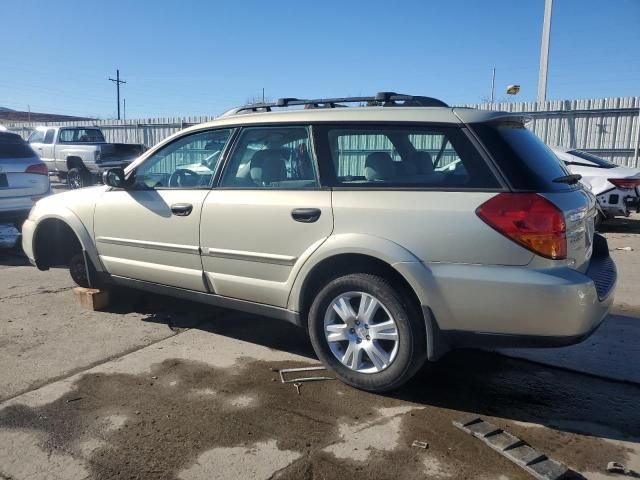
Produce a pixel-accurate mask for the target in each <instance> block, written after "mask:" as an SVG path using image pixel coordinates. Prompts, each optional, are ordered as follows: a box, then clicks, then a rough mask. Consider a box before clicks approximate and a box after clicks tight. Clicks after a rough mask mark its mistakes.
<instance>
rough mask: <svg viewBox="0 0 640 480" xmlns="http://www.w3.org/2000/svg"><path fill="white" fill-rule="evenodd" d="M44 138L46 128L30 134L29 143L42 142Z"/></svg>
mask: <svg viewBox="0 0 640 480" xmlns="http://www.w3.org/2000/svg"><path fill="white" fill-rule="evenodd" d="M43 140H44V130H34V131H33V132H31V135H29V143H42V141H43Z"/></svg>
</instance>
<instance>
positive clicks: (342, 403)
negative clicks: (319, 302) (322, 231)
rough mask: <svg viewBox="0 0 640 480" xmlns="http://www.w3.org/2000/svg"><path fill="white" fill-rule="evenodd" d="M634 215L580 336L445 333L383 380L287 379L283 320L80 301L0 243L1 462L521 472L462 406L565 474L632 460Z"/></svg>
mask: <svg viewBox="0 0 640 480" xmlns="http://www.w3.org/2000/svg"><path fill="white" fill-rule="evenodd" d="M638 233H640V217H638V216H636V217H633V218H630V219H623V220H616V221H615V222H613V223H612V224H611V225H609V226H608V227H607V233H606V235H607V237H608V238H609V242H610V247H611V249H612V255H613V256H614V257H615V259H616V262H617V263H618V266H619V270H620V283H619V286H618V295H617V300H616V304H615V308H614V310H615V314H616V315H615V316H614V317H612V319H611V320H612V321H611V325H612V326H611V328H610V329H609V330H607V331H604V333H600V332H598V334H597V335H596V336H594V337H592V339H593V341H592V343H593V345H591V344H587V346H589V345H590V346H589V348H588V349H587V350H583V351H580V352H572V351H570V349H559V350H554V351H544V352H540V351H537V352H536V354H537V355H539V356H538V357H537V358H530V359H529V360H525V359H523V358H513V357H512V356H506V355H504V354H499V353H495V352H483V351H473V350H468V351H457V352H453V353H451V354H449V355H447V356H446V357H445V358H444V359H443V360H442V361H441V362H439V363H438V364H437V365H435V366H433V367H432V368H430V369H428V370H427V369H425V370H424V371H423V372H421V373H420V374H419V376H418V377H417V378H416V379H415V380H414V381H413V382H411V383H410V384H409V385H407V386H406V387H405V388H403V389H402V390H400V391H398V392H396V393H394V394H393V395H373V394H368V393H364V392H361V391H357V390H354V389H352V388H350V387H347V386H345V385H343V384H341V383H339V382H337V381H325V382H315V383H308V384H304V385H303V386H302V387H301V389H300V394H299V395H298V394H297V393H296V390H295V388H294V387H293V386H292V385H291V384H281V383H280V382H279V380H278V377H277V373H276V372H275V371H274V370H277V369H279V368H285V367H295V366H300V365H308V364H314V363H316V360H315V358H314V356H313V352H312V350H311V347H310V345H309V342H308V340H307V338H306V336H305V334H304V332H302V331H300V330H298V329H296V328H295V327H293V326H291V325H289V324H285V323H281V322H278V321H275V320H271V319H267V318H263V317H256V316H252V315H247V314H243V313H237V312H230V311H226V310H221V309H212V308H210V307H203V306H199V305H194V304H191V303H187V302H178V301H175V300H172V299H167V298H162V297H157V296H150V295H143V294H137V293H133V292H125V291H117V292H113V293H114V296H115V298H116V299H117V300H118V301H117V302H116V303H115V304H114V306H113V307H111V308H110V309H109V310H107V311H104V312H88V311H85V310H82V309H80V308H79V307H78V306H77V305H76V304H75V302H74V299H73V296H72V294H71V291H70V289H71V287H72V284H71V282H70V280H69V278H68V274H67V273H66V272H64V271H58V270H52V271H49V272H44V273H43V272H38V271H37V270H35V269H34V268H32V267H30V266H28V265H27V264H26V263H25V261H24V258H23V257H22V256H21V255H20V253H19V251H17V250H15V251H9V252H3V253H2V254H0V279H1V280H0V284H2V285H4V286H5V288H4V289H2V291H1V292H0V347H1V348H0V366H1V367H2V368H0V478H7V479H8V478H11V479H26V478H29V479H34V478H43V479H44V478H47V479H58V478H59V479H76V478H77V479H84V478H98V479H102V478H110V479H112V478H113V479H115V478H127V479H131V478H140V479H146V478H167V479H177V478H180V479H205V478H206V479H234V480H237V479H241V478H242V479H243V478H256V479H269V478H284V479H300V478H303V479H343V478H344V479H347V478H349V479H358V478H363V479H365V478H366V479H368V480H370V479H378V478H380V479H382V478H402V479H405V478H406V479H413V478H415V479H418V478H437V479H439V478H443V479H444V478H454V479H457V478H469V479H501V480H506V479H527V478H531V477H530V476H529V475H528V474H527V473H525V472H524V471H523V470H521V469H520V468H519V467H516V466H515V465H513V464H511V463H510V462H509V461H507V460H506V459H504V458H503V457H501V456H500V455H499V454H497V453H495V452H494V451H492V450H491V449H489V448H488V447H487V446H485V445H484V444H483V443H482V442H480V441H478V440H476V439H474V438H473V437H471V436H468V435H466V434H465V433H463V432H461V431H459V430H457V429H456V428H454V427H453V426H452V424H451V422H452V421H453V420H457V419H460V418H464V417H467V416H468V415H480V416H482V417H483V418H485V419H487V420H488V421H491V422H492V423H494V424H496V425H499V426H501V427H505V428H507V429H508V430H509V431H511V432H512V433H514V434H516V435H518V436H520V437H521V438H523V439H525V440H526V441H528V442H530V443H531V444H532V445H533V446H534V447H535V448H537V449H539V450H541V451H543V452H545V453H547V454H549V455H550V456H552V457H553V458H554V459H556V460H559V461H562V462H564V463H566V464H567V465H568V466H569V467H571V468H572V470H573V471H574V474H573V476H574V478H581V477H580V475H584V477H586V478H595V479H598V478H619V477H616V476H609V475H607V474H606V473H605V470H604V468H605V466H606V464H607V462H609V461H619V462H622V463H625V464H627V465H628V466H629V467H631V468H634V469H635V470H639V471H640V402H638V398H640V382H638V381H636V380H635V378H634V376H633V375H634V373H637V370H640V369H639V368H638V367H637V365H640V353H638V350H637V348H638V347H637V346H638V345H639V344H640V341H638V340H640V332H639V330H638V327H637V326H636V324H635V323H634V322H636V321H637V322H638V324H640V320H639V317H640V302H639V301H638V300H637V299H636V296H635V295H634V290H635V286H636V285H638V284H639V283H638V275H639V274H638V263H640V262H639V260H640V259H639V255H638V251H639V250H640V235H638ZM619 247H632V248H633V249H634V250H632V251H628V250H616V248H619ZM620 319H622V320H620ZM570 348H575V347H570ZM634 348H635V349H634ZM563 351H564V353H563ZM545 352H546V353H547V354H546V355H545ZM508 353H509V355H512V353H511V352H508ZM530 353H531V352H530ZM531 354H533V353H531ZM549 355H559V358H553V357H551V358H549ZM522 356H523V357H526V352H525V354H523V355H522ZM586 358H590V359H592V360H591V362H590V363H589V362H588V361H585V359H586ZM593 359H595V360H593ZM530 360H534V361H533V362H532V361H530ZM633 362H635V364H634V363H633ZM602 365H604V367H602ZM416 439H417V440H422V441H425V442H427V443H428V444H429V447H428V448H427V449H419V448H412V447H411V443H412V442H413V440H416Z"/></svg>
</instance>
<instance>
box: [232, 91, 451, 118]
mask: <svg viewBox="0 0 640 480" xmlns="http://www.w3.org/2000/svg"><path fill="white" fill-rule="evenodd" d="M344 103H366V104H367V106H382V107H448V105H447V104H446V103H444V102H443V101H442V100H438V99H437V98H432V97H423V96H419V95H404V94H401V93H395V92H378V93H376V95H375V96H373V97H342V98H316V99H313V100H305V99H300V98H279V99H278V100H276V101H275V102H261V103H252V104H249V105H243V106H241V107H237V108H233V109H231V110H229V111H228V112H225V113H224V114H223V115H222V116H223V117H227V116H231V115H236V114H239V113H243V112H246V113H249V112H271V111H272V109H273V108H286V107H291V106H296V105H297V106H300V105H304V107H305V108H336V107H346V105H343V104H344Z"/></svg>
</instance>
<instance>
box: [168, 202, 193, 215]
mask: <svg viewBox="0 0 640 480" xmlns="http://www.w3.org/2000/svg"><path fill="white" fill-rule="evenodd" d="M192 210H193V205H191V204H190V203H174V204H173V205H171V211H172V212H173V214H174V215H177V216H179V217H186V216H187V215H189V214H190V213H191V211H192Z"/></svg>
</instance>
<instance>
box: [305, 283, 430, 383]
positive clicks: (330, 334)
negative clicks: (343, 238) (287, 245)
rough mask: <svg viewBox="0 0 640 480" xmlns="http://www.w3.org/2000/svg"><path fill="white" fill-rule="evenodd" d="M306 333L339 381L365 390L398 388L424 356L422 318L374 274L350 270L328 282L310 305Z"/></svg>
mask: <svg viewBox="0 0 640 480" xmlns="http://www.w3.org/2000/svg"><path fill="white" fill-rule="evenodd" d="M309 335H310V337H311V343H312V345H313V348H314V350H315V352H316V355H318V358H319V359H320V360H321V361H322V362H323V363H324V364H325V365H326V366H327V367H329V368H331V369H332V370H333V371H335V373H336V376H337V377H338V378H339V379H340V380H342V381H343V382H345V383H347V384H349V385H351V386H353V387H355V388H359V389H362V390H367V391H370V392H386V391H389V390H394V389H396V388H398V387H400V386H401V385H403V384H404V383H405V382H407V381H408V380H409V379H410V378H411V377H413V375H414V374H415V373H416V372H417V371H418V370H419V369H420V367H422V365H423V364H424V362H425V360H426V356H427V343H426V335H425V328H424V324H423V322H422V319H421V318H420V316H419V315H418V314H416V312H414V309H413V308H411V307H410V306H409V305H408V302H406V301H405V300H404V299H403V297H402V295H400V294H399V293H398V291H397V290H395V289H394V288H393V287H392V286H391V285H390V284H389V282H388V281H387V280H385V279H384V278H382V277H379V276H376V275H370V274H361V273H358V274H349V275H345V276H342V277H338V278H336V279H334V280H332V281H331V282H330V283H329V284H327V286H326V287H324V288H323V289H322V290H321V291H320V293H319V294H318V295H317V297H316V299H315V300H314V302H313V304H312V305H311V309H310V311H309Z"/></svg>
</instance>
